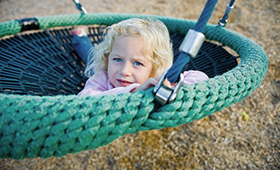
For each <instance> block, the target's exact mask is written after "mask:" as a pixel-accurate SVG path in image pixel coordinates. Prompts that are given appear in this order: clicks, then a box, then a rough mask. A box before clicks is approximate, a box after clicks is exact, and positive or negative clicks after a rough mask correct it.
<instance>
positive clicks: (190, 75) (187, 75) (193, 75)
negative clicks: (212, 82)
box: [184, 70, 209, 85]
mask: <svg viewBox="0 0 280 170" xmlns="http://www.w3.org/2000/svg"><path fill="white" fill-rule="evenodd" d="M207 79H209V77H208V76H207V75H206V74H205V73H203V72H201V71H194V70H190V71H185V72H184V85H185V84H194V83H198V82H201V81H204V80H207Z"/></svg>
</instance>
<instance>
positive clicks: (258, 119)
mask: <svg viewBox="0 0 280 170" xmlns="http://www.w3.org/2000/svg"><path fill="white" fill-rule="evenodd" d="M80 2H81V3H82V4H83V5H84V7H85V8H86V9H87V11H88V12H90V13H95V12H123V13H140V14H153V15H163V16H172V17H180V18H187V19H194V20H197V19H198V17H199V15H200V13H201V11H202V9H203V7H204V4H205V2H206V0H189V1H186V0H149V1H148V0H143V1H139V0H126V1H124V0H80ZM228 2H229V0H220V1H219V3H218V4H217V7H216V10H215V12H214V14H213V15H212V17H211V19H210V23H212V24H216V23H217V22H218V20H219V18H220V17H221V16H222V15H223V12H224V10H225V7H226V4H227V3H228ZM70 13H79V11H78V10H77V9H76V8H75V5H74V3H73V1H72V0H59V1H55V0H45V1H37V0H0V22H3V21H7V20H13V19H20V18H25V17H36V16H46V15H58V14H70ZM229 21H230V22H229V23H228V25H227V27H228V28H230V29H232V30H235V31H237V32H240V33H241V34H243V35H245V36H247V37H249V38H251V39H252V40H254V41H255V42H257V43H258V44H259V45H260V46H262V47H263V49H264V50H265V52H266V54H267V56H268V59H269V68H268V72H267V74H266V77H265V79H264V81H263V82H262V84H261V85H260V87H259V88H258V89H257V90H255V91H254V92H253V93H252V94H251V95H250V96H249V97H247V98H245V99H244V100H243V101H241V102H239V103H236V104H233V105H232V106H230V107H228V108H226V109H224V110H222V111H221V112H216V113H214V114H212V115H211V116H208V117H206V118H204V119H202V120H198V121H194V122H192V123H189V124H185V125H182V126H180V127H176V128H165V129H162V130H153V131H147V132H140V133H136V134H129V135H125V136H123V137H121V138H119V139H117V140H115V141H114V142H112V143H111V144H109V145H106V146H104V147H100V148H97V149H94V150H90V151H83V152H81V153H78V154H68V155H66V156H64V157H61V158H56V157H51V158H48V159H42V158H33V159H24V160H12V159H2V160H0V163H1V164H0V169H4V168H7V169H279V168H280V133H279V130H280V125H279V124H280V121H279V120H280V57H279V54H280V50H279V49H280V48H279V47H280V36H279V32H280V1H279V0H266V1H260V0H250V1H241V0H237V1H236V3H235V8H234V10H232V13H231V15H230V18H229ZM242 113H247V114H248V115H249V119H248V120H247V121H244V120H243V119H242V118H243V117H242Z"/></svg>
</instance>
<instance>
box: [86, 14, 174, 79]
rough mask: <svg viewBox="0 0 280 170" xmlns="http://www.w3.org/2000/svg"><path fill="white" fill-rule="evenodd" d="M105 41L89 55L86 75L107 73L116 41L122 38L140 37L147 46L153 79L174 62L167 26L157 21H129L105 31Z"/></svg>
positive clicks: (134, 19) (136, 19) (149, 19)
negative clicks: (102, 71) (150, 53)
mask: <svg viewBox="0 0 280 170" xmlns="http://www.w3.org/2000/svg"><path fill="white" fill-rule="evenodd" d="M104 35H105V36H104V40H103V41H102V42H101V43H99V44H98V45H97V46H95V48H94V50H92V51H91V52H90V53H89V60H88V61H89V62H88V64H87V67H86V70H85V75H86V76H88V77H91V76H92V75H93V72H94V73H97V72H99V71H100V70H104V71H105V72H106V73H107V68H108V57H109V54H110V52H111V50H112V48H113V43H114V41H115V40H116V39H117V38H118V37H121V36H139V37H140V38H142V39H143V40H144V42H145V44H146V50H145V52H146V53H148V52H151V51H152V56H151V58H150V60H151V61H152V63H153V68H152V72H151V77H155V76H161V75H162V73H163V72H164V71H165V70H167V69H169V68H170V67H171V65H172V62H173V51H172V44H171V42H170V37H169V32H168V30H167V28H166V26H165V25H164V24H163V23H162V22H161V21H159V20H157V19H151V18H148V19H145V20H143V19H138V18H133V19H128V20H124V21H122V22H120V23H118V24H115V25H112V26H109V27H107V28H106V29H105V34H104Z"/></svg>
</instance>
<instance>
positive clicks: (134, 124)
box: [0, 14, 268, 159]
mask: <svg viewBox="0 0 280 170" xmlns="http://www.w3.org/2000/svg"><path fill="white" fill-rule="evenodd" d="M131 17H140V18H143V17H156V18H158V19H160V20H162V21H163V22H164V23H165V24H166V26H167V27H168V29H169V31H170V32H179V33H182V34H186V33H187V31H188V29H189V28H191V27H193V26H194V25H195V21H190V20H185V19H178V18H168V17H162V16H147V15H134V14H86V15H79V14H78V15H61V16H52V17H38V20H39V21H40V28H41V29H46V28H51V27H56V26H68V25H87V24H105V25H110V24H113V23H115V22H119V21H121V20H123V19H127V18H131ZM19 30H20V28H19V26H18V23H17V22H15V21H8V22H4V23H1V24H0V33H1V36H4V35H9V34H16V33H18V32H19ZM205 36H206V38H207V39H209V40H215V41H218V42H220V43H223V44H225V45H226V46H228V47H230V48H232V49H233V50H235V51H236V52H237V53H238V54H239V55H240V57H241V63H240V64H239V65H238V66H237V67H236V68H234V69H233V70H231V71H228V72H226V73H225V74H223V75H221V76H216V77H214V78H211V79H209V80H207V81H204V82H200V83H197V84H192V85H185V86H183V88H182V89H181V90H180V91H179V93H178V96H177V98H176V100H175V101H174V102H173V103H170V104H167V105H165V106H163V107H162V108H160V109H159V110H158V111H156V112H152V110H153V108H154V104H153V101H154V95H153V93H152V89H148V90H145V91H141V92H137V93H132V94H131V93H127V94H120V95H109V96H83V97H77V96H74V95H69V96H54V97H50V96H43V97H40V96H27V95H5V94H0V105H1V107H0V134H1V135H0V136H1V139H0V157H1V158H13V159H23V158H28V157H38V156H39V157H43V158H48V157H50V156H63V155H66V154H68V153H77V152H80V151H82V150H88V149H94V148H97V147H99V146H102V145H106V144H109V143H110V142H112V141H113V140H115V139H117V138H119V137H120V136H122V135H124V134H127V133H136V132H139V131H144V130H151V129H161V128H165V127H175V126H179V125H181V124H184V123H188V122H191V121H193V120H196V119H201V118H203V117H205V116H207V115H210V114H211V113H214V112H216V111H220V110H222V109H223V108H225V107H228V106H230V105H231V104H233V103H236V102H238V101H241V100H243V99H244V98H245V97H246V96H248V95H249V94H250V93H251V92H252V91H254V90H255V89H256V88H257V87H258V86H259V85H260V83H261V82H262V80H263V78H264V76H265V74H266V72H267V67H268V60H267V57H266V55H265V53H264V51H263V50H262V48H261V47H260V46H259V45H257V44H256V43H255V42H253V41H252V40H250V39H249V38H247V37H245V36H243V35H241V34H239V33H236V32H234V31H231V30H229V29H226V28H220V27H219V28H218V27H216V26H213V25H207V27H206V28H205Z"/></svg>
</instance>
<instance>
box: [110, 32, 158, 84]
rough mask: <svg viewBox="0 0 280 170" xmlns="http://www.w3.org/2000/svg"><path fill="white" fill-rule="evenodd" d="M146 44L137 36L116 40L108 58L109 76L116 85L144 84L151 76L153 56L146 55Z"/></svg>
mask: <svg viewBox="0 0 280 170" xmlns="http://www.w3.org/2000/svg"><path fill="white" fill-rule="evenodd" d="M144 45H145V43H144V41H143V40H141V39H140V38H139V37H135V36H125V37H119V38H117V39H116V40H115V42H114V44H113V48H112V51H111V52H110V54H109V59H108V77H109V80H110V82H111V84H112V85H113V86H114V87H126V86H129V85H130V84H133V83H139V84H142V83H144V82H145V81H146V80H148V79H149V78H150V76H151V72H152V68H153V64H152V61H151V60H150V59H149V58H150V57H151V56H147V54H146V56H145V55H144V49H145V48H144V47H145V46H144ZM151 54H152V52H150V54H148V55H151ZM148 57H149V58H148Z"/></svg>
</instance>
